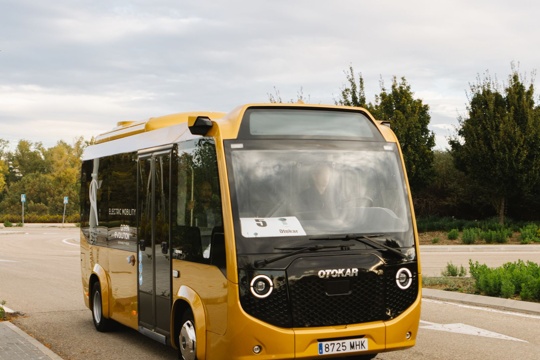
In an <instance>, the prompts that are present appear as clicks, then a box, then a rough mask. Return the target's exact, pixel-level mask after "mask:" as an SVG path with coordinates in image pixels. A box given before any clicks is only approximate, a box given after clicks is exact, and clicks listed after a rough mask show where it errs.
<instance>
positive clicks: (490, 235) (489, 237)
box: [480, 229, 511, 244]
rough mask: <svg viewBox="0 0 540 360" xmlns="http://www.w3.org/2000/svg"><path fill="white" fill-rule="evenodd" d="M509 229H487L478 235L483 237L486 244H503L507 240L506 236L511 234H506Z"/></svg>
mask: <svg viewBox="0 0 540 360" xmlns="http://www.w3.org/2000/svg"><path fill="white" fill-rule="evenodd" d="M508 232H509V230H507V229H500V230H487V231H483V232H482V234H481V235H480V237H481V238H482V239H484V241H485V242H486V244H492V243H497V244H504V243H507V242H508V237H509V236H510V235H511V230H510V235H509V234H508Z"/></svg>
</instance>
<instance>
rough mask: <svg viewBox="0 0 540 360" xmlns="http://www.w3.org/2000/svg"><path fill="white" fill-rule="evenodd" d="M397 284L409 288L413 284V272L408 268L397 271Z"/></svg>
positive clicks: (402, 287) (404, 288) (405, 288)
mask: <svg viewBox="0 0 540 360" xmlns="http://www.w3.org/2000/svg"><path fill="white" fill-rule="evenodd" d="M396 284H397V286H398V287H399V288H400V289H402V290H407V289H408V288H409V287H410V286H411V284H412V273H411V270H409V269H407V268H401V269H399V270H398V272H397V273H396Z"/></svg>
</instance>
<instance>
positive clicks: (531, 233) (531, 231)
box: [519, 224, 540, 244]
mask: <svg viewBox="0 0 540 360" xmlns="http://www.w3.org/2000/svg"><path fill="white" fill-rule="evenodd" d="M519 232H520V233H521V234H520V236H519V239H520V241H521V243H522V244H530V243H533V242H540V228H539V227H538V225H536V224H527V225H525V226H524V227H522V228H521V229H519Z"/></svg>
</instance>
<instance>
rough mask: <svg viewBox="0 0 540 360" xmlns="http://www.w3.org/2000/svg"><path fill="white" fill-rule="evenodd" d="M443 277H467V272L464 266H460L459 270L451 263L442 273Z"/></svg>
mask: <svg viewBox="0 0 540 360" xmlns="http://www.w3.org/2000/svg"><path fill="white" fill-rule="evenodd" d="M441 275H442V276H452V277H456V276H459V277H463V276H465V275H467V270H465V268H464V267H463V265H460V267H459V269H458V267H457V266H456V265H454V264H452V262H449V263H448V264H446V269H445V270H443V271H442V272H441Z"/></svg>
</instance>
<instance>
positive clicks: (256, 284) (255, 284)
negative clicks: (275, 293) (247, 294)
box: [250, 275, 274, 299]
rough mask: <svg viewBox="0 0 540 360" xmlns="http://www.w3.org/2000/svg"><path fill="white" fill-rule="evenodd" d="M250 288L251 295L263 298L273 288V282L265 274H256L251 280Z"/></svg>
mask: <svg viewBox="0 0 540 360" xmlns="http://www.w3.org/2000/svg"><path fill="white" fill-rule="evenodd" d="M250 289H251V293H252V294H253V296H255V297H258V298H259V299H264V298H265V297H267V296H269V295H270V294H271V293H272V290H274V283H273V282H272V279H270V278H269V277H268V276H266V275H257V276H255V277H254V278H253V280H251V284H250Z"/></svg>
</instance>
